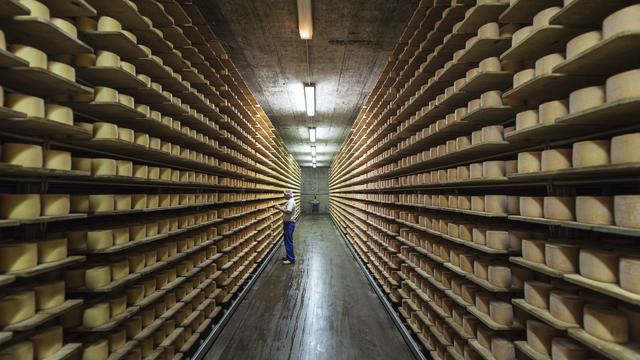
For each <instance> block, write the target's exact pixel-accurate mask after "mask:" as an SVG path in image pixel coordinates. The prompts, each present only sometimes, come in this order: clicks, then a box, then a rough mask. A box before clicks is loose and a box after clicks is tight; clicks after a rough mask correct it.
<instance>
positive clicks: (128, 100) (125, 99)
mask: <svg viewBox="0 0 640 360" xmlns="http://www.w3.org/2000/svg"><path fill="white" fill-rule="evenodd" d="M118 102H119V103H120V104H122V105H124V106H126V107H129V108H132V109H133V108H134V99H133V96H129V95H126V94H118Z"/></svg>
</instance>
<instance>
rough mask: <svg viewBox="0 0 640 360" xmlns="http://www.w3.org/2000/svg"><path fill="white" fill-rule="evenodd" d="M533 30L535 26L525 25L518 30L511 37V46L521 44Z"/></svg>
mask: <svg viewBox="0 0 640 360" xmlns="http://www.w3.org/2000/svg"><path fill="white" fill-rule="evenodd" d="M532 32H533V26H524V27H522V28H521V29H519V30H518V31H516V32H514V33H513V36H512V37H511V47H512V48H513V47H516V46H517V45H518V44H520V43H521V42H522V41H523V40H524V39H526V38H527V37H528V36H529V35H531V33H532Z"/></svg>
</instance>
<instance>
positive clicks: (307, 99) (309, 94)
mask: <svg viewBox="0 0 640 360" xmlns="http://www.w3.org/2000/svg"><path fill="white" fill-rule="evenodd" d="M304 103H305V106H306V108H307V116H314V115H315V114H316V86H315V85H313V84H307V85H305V86H304Z"/></svg>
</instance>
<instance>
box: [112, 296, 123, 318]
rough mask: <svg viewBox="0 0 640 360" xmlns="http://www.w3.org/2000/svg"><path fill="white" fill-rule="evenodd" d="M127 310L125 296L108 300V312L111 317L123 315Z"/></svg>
mask: <svg viewBox="0 0 640 360" xmlns="http://www.w3.org/2000/svg"><path fill="white" fill-rule="evenodd" d="M126 310H127V297H126V296H124V295H123V296H118V297H116V298H113V299H111V300H109V311H110V313H111V317H116V316H118V315H120V314H124V312H125V311H126Z"/></svg>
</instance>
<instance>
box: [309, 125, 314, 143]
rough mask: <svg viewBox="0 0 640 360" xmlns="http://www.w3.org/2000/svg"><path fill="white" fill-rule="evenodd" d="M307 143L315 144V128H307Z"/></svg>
mask: <svg viewBox="0 0 640 360" xmlns="http://www.w3.org/2000/svg"><path fill="white" fill-rule="evenodd" d="M309 141H310V142H312V143H314V142H316V128H314V127H311V128H309Z"/></svg>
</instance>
